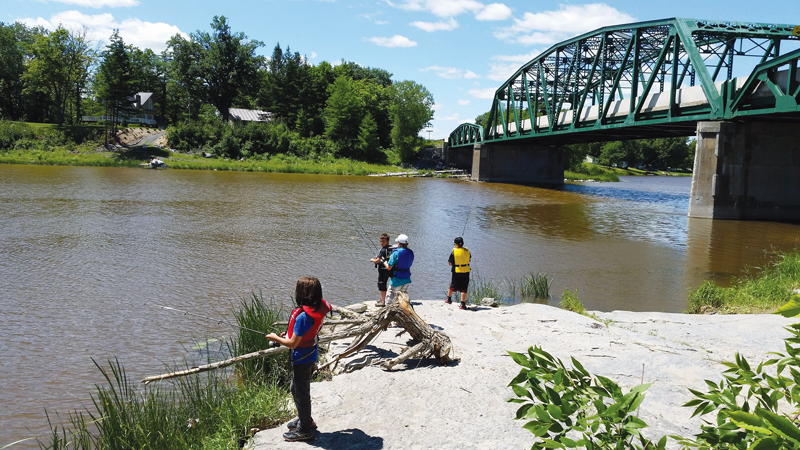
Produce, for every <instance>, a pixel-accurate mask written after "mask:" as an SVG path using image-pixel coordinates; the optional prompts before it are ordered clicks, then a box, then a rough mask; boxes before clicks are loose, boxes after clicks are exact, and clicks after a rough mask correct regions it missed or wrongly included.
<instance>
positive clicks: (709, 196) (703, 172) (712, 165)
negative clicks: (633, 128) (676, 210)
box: [689, 122, 800, 221]
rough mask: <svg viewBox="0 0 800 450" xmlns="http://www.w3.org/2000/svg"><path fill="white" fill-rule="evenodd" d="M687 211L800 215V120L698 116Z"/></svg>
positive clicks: (716, 215)
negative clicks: (726, 119)
mask: <svg viewBox="0 0 800 450" xmlns="http://www.w3.org/2000/svg"><path fill="white" fill-rule="evenodd" d="M689 217H697V218H706V219H738V220H743V219H746V220H770V221H800V126H798V125H797V124H796V123H781V122H746V123H743V122H698V124H697V149H696V153H695V157H694V176H693V178H692V194H691V198H690V200H689Z"/></svg>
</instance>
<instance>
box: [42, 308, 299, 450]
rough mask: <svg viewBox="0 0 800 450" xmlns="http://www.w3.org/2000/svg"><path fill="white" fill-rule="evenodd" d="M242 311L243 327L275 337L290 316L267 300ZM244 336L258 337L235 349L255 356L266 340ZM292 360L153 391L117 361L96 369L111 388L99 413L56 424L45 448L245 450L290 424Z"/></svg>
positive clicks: (98, 404)
mask: <svg viewBox="0 0 800 450" xmlns="http://www.w3.org/2000/svg"><path fill="white" fill-rule="evenodd" d="M240 307H241V310H239V311H237V312H236V314H235V315H236V318H237V322H239V325H240V326H246V327H248V328H253V329H256V330H262V329H263V330H265V331H267V332H268V331H270V330H272V329H273V325H272V324H273V323H274V321H275V319H277V318H279V317H281V316H282V313H281V310H280V309H278V308H273V307H271V306H270V305H265V304H264V302H263V301H262V299H261V295H260V294H255V293H253V294H252V295H251V296H250V297H249V298H247V299H243V300H242V304H241V305H240ZM260 320H261V321H260ZM265 321H266V322H265ZM243 332H246V333H250V334H251V335H252V336H247V337H245V336H244V335H243V334H240V335H239V336H238V338H243V337H244V338H245V340H246V341H247V342H240V341H239V340H238V338H237V339H236V340H234V341H232V342H230V348H231V349H233V350H234V351H235V352H239V351H241V352H245V353H249V352H250V351H251V350H252V349H253V347H252V346H253V345H259V344H258V343H257V339H258V338H259V335H258V333H253V332H249V331H243ZM260 348H265V347H260ZM238 354H239V353H235V355H238ZM287 355H288V352H287V353H282V354H281V355H280V357H278V358H270V359H273V361H271V362H269V363H265V364H261V365H258V364H253V365H252V367H250V368H243V367H244V366H242V367H237V369H236V370H234V371H228V370H217V371H211V372H206V373H203V374H198V375H193V376H189V377H181V378H176V379H174V381H172V382H159V383H153V384H151V385H148V386H146V387H142V386H141V384H140V383H138V382H137V381H134V380H131V379H129V378H128V375H127V374H126V372H125V369H124V368H123V366H122V364H121V363H120V362H119V361H118V360H117V359H114V360H112V361H109V362H108V367H105V366H101V365H100V364H98V363H96V362H95V366H97V369H98V370H99V371H100V372H101V374H102V375H103V377H104V379H105V383H104V384H102V385H97V386H96V393H95V394H94V395H93V396H92V400H93V408H91V409H89V408H87V409H86V411H75V412H72V413H70V414H69V417H68V418H67V419H66V420H64V421H61V422H60V423H52V422H51V423H50V428H51V431H52V432H51V434H50V436H49V441H47V442H43V441H41V440H39V441H38V442H39V447H40V448H42V449H58V450H60V449H77V450H84V449H85V450H88V449H97V448H131V449H134V448H135V449H139V448H147V449H153V450H160V449H163V450H172V449H198V448H203V449H214V450H216V449H237V448H241V446H242V445H243V444H244V442H245V440H246V439H247V438H248V436H249V431H250V430H251V429H252V428H262V429H263V428H269V427H272V426H275V425H277V424H279V423H281V422H283V421H285V420H286V419H288V418H289V417H290V414H291V411H290V410H289V407H288V405H289V402H288V401H287V400H288V398H289V392H288V381H287V378H286V377H285V376H282V373H283V371H284V370H285V367H284V366H285V360H284V358H285V357H288V356H287ZM250 376H252V377H253V378H248V377H250ZM289 377H290V376H289ZM48 421H49V416H48Z"/></svg>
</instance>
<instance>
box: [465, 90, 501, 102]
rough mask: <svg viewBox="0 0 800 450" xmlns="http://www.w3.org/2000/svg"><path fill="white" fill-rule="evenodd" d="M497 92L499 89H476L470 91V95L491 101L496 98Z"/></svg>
mask: <svg viewBox="0 0 800 450" xmlns="http://www.w3.org/2000/svg"><path fill="white" fill-rule="evenodd" d="M495 91H497V88H483V89H480V88H476V89H470V90H469V95H471V96H473V97H475V98H480V99H485V100H491V99H493V98H494V93H495Z"/></svg>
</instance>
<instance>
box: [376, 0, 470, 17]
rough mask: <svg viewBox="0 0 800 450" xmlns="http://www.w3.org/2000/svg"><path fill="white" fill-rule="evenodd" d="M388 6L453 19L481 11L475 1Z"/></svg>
mask: <svg viewBox="0 0 800 450" xmlns="http://www.w3.org/2000/svg"><path fill="white" fill-rule="evenodd" d="M386 3H388V4H389V5H390V6H393V7H395V8H400V9H405V10H406V11H428V12H430V13H432V14H434V15H436V16H438V17H453V16H457V15H459V14H463V13H466V12H472V13H478V12H480V11H483V9H484V6H483V4H482V3H480V2H477V1H475V0H401V1H400V2H398V3H392V2H391V1H389V0H386Z"/></svg>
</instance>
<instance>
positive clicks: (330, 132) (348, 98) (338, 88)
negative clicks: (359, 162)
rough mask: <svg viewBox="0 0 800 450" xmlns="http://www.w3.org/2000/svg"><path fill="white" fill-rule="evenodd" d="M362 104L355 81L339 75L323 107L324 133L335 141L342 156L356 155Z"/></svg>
mask: <svg viewBox="0 0 800 450" xmlns="http://www.w3.org/2000/svg"><path fill="white" fill-rule="evenodd" d="M363 111H364V105H363V103H362V101H361V98H360V97H359V95H358V90H357V86H356V83H355V82H354V81H353V80H352V79H350V78H347V77H339V78H337V79H336V81H334V83H333V84H332V85H331V86H330V96H329V97H328V102H327V106H326V108H325V135H326V136H327V137H328V138H329V139H330V140H332V141H333V142H335V143H336V144H337V145H338V146H339V148H340V153H341V154H342V155H343V156H350V157H353V156H356V153H357V148H358V136H359V131H360V127H361V116H362V114H363Z"/></svg>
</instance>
